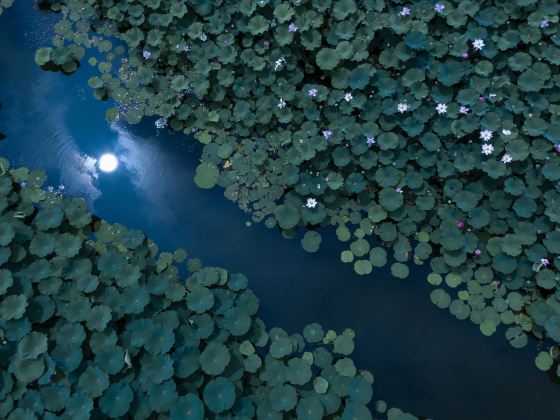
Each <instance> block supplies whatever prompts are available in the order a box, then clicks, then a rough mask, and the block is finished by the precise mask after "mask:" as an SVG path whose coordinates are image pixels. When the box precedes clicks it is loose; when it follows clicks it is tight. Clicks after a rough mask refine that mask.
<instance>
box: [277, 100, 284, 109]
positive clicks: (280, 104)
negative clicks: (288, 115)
mask: <svg viewBox="0 0 560 420" xmlns="http://www.w3.org/2000/svg"><path fill="white" fill-rule="evenodd" d="M276 106H277V107H278V108H280V109H282V108H284V107H285V106H286V101H285V100H284V99H282V98H280V102H278V105H276Z"/></svg>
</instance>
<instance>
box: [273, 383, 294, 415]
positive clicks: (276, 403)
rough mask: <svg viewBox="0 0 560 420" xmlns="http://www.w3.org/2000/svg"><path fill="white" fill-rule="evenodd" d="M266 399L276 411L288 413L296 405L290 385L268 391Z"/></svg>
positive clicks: (279, 386)
mask: <svg viewBox="0 0 560 420" xmlns="http://www.w3.org/2000/svg"><path fill="white" fill-rule="evenodd" d="M268 398H269V400H270V404H271V405H272V408H274V410H276V411H290V410H291V409H292V408H294V407H295V406H296V403H297V393H296V390H295V388H294V387H293V386H291V385H278V386H275V387H274V388H272V389H271V390H270V395H269V397H268Z"/></svg>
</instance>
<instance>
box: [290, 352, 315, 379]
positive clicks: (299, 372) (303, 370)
mask: <svg viewBox="0 0 560 420" xmlns="http://www.w3.org/2000/svg"><path fill="white" fill-rule="evenodd" d="M285 374H286V379H287V380H288V382H290V383H292V384H294V385H304V384H306V383H307V382H308V381H309V380H310V379H311V375H312V372H311V365H310V364H309V362H308V361H307V360H304V359H301V358H299V357H294V358H292V359H290V360H289V361H288V365H287V367H286V370H285Z"/></svg>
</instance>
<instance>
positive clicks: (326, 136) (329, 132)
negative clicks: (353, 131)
mask: <svg viewBox="0 0 560 420" xmlns="http://www.w3.org/2000/svg"><path fill="white" fill-rule="evenodd" d="M330 136H332V131H331V130H323V137H324V138H326V139H327V140H328V139H329V137H330Z"/></svg>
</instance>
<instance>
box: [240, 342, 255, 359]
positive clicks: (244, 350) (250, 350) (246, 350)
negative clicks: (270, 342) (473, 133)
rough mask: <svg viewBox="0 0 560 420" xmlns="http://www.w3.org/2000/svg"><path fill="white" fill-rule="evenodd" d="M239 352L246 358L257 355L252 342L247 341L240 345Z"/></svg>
mask: <svg viewBox="0 0 560 420" xmlns="http://www.w3.org/2000/svg"><path fill="white" fill-rule="evenodd" d="M239 352H240V353H241V354H243V355H244V356H249V355H250V354H254V353H255V347H254V346H253V344H252V343H251V342H250V341H248V340H245V341H243V342H242V343H241V344H240V345H239Z"/></svg>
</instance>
